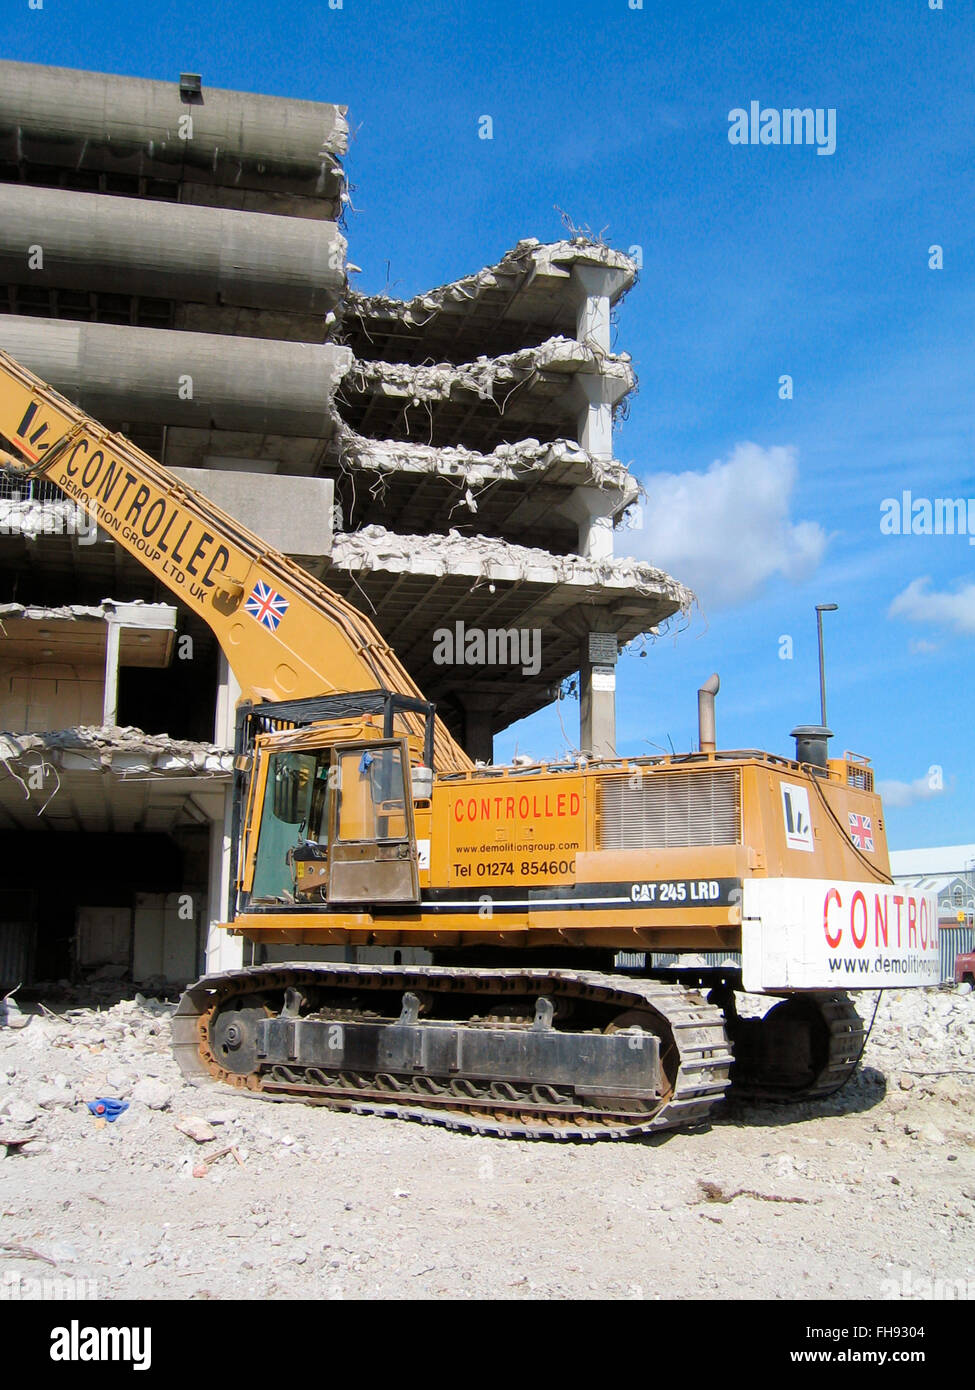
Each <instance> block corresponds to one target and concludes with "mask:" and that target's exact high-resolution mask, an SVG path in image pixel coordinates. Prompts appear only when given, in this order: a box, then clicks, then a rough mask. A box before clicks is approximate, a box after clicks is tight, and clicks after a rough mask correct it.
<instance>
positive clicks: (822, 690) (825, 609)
mask: <svg viewBox="0 0 975 1390" xmlns="http://www.w3.org/2000/svg"><path fill="white" fill-rule="evenodd" d="M838 608H839V604H838V603H817V604H816V626H817V628H818V630H819V708H820V712H821V714H822V725H823V728H824V729H825V727H826V663H825V659H824V657H823V614H824V613H835V612H836V610H837V609H838Z"/></svg>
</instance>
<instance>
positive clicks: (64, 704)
mask: <svg viewBox="0 0 975 1390" xmlns="http://www.w3.org/2000/svg"><path fill="white" fill-rule="evenodd" d="M104 698H105V667H104V664H102V663H99V664H97V665H91V666H77V665H74V664H73V663H72V664H70V665H62V664H61V663H60V662H57V661H41V662H35V663H32V664H26V665H25V664H23V663H18V662H9V661H0V729H9V730H10V731H11V732H12V733H27V734H44V733H50V732H51V731H52V730H54V729H70V728H74V727H76V726H77V725H79V724H96V725H97V724H101V722H102V706H103V702H104Z"/></svg>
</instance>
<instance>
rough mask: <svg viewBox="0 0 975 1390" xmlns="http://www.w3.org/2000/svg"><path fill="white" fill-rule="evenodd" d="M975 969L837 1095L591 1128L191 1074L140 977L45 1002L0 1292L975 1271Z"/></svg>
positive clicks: (884, 1008) (845, 1286)
mask: <svg viewBox="0 0 975 1390" xmlns="http://www.w3.org/2000/svg"><path fill="white" fill-rule="evenodd" d="M965 990H967V987H962V989H961V990H940V991H938V990H934V991H902V992H888V993H886V994H884V995H883V996H881V1003H880V1006H879V1008H878V1011H877V1018H876V1022H875V1025H874V1029H873V1033H872V1035H871V1038H870V1042H869V1044H868V1047H867V1051H866V1053H865V1056H864V1059H863V1062H862V1064H861V1067H860V1069H859V1071H858V1073H857V1075H856V1077H855V1078H854V1079H853V1080H852V1081H851V1083H850V1084H849V1085H848V1086H847V1087H846V1088H845V1089H844V1090H843V1091H842V1092H841V1093H840V1094H839V1095H837V1096H835V1097H833V1098H831V1099H829V1100H827V1101H824V1102H820V1103H819V1104H818V1105H815V1106H813V1105H801V1106H788V1107H778V1106H776V1107H771V1106H758V1105H740V1106H738V1107H726V1108H725V1110H724V1111H723V1113H722V1114H721V1115H720V1117H719V1118H718V1119H717V1120H716V1121H715V1122H714V1123H713V1124H712V1125H711V1127H710V1128H708V1129H706V1130H704V1131H700V1132H697V1133H688V1134H684V1133H674V1134H671V1135H668V1136H666V1137H663V1138H658V1139H653V1140H649V1141H646V1140H644V1141H636V1142H632V1143H597V1144H585V1145H583V1144H539V1143H527V1142H520V1141H510V1140H508V1141H505V1140H496V1139H487V1138H479V1137H475V1136H465V1135H459V1134H455V1133H452V1132H449V1131H446V1130H439V1129H436V1128H434V1127H432V1126H426V1125H418V1124H407V1123H401V1122H395V1121H390V1120H383V1119H378V1118H372V1117H366V1116H357V1115H344V1114H339V1113H333V1112H330V1111H327V1110H324V1109H321V1108H317V1107H307V1106H301V1105H292V1104H289V1105H281V1104H271V1103H269V1102H265V1101H261V1100H259V1099H257V1098H254V1097H251V1096H241V1095H239V1094H237V1093H236V1092H232V1091H229V1090H222V1089H219V1088H217V1087H215V1086H203V1087H192V1086H185V1085H184V1084H183V1083H182V1080H181V1077H180V1075H179V1071H178V1068H177V1066H176V1064H175V1062H174V1061H173V1059H172V1057H171V1055H170V1051H169V1048H170V1038H169V1016H170V1014H171V1013H172V1010H173V1005H171V1004H167V1003H165V1002H160V1001H157V1000H152V999H150V1000H145V999H143V998H142V996H138V995H137V996H136V997H135V998H130V999H123V1000H121V1001H119V1002H118V1003H115V1004H112V1005H111V1006H106V1007H102V1008H99V1009H71V1008H70V1005H68V1006H65V1005H63V1004H62V1005H58V1006H57V1007H58V1008H59V1009H60V1011H61V1012H62V1013H64V1014H66V1017H64V1018H52V1017H50V1016H49V1015H47V1014H44V1013H41V1012H37V1013H31V1014H30V1015H29V1021H28V1022H27V1023H26V1026H21V1027H16V1026H13V1027H11V1026H8V1027H3V1028H0V1155H2V1154H3V1152H4V1151H6V1154H7V1157H6V1158H5V1159H2V1161H0V1298H4V1297H6V1298H11V1297H22V1298H23V1297H30V1296H32V1294H33V1293H36V1292H37V1291H39V1290H41V1288H42V1281H45V1280H47V1281H55V1283H54V1284H50V1285H49V1287H50V1289H51V1290H53V1289H54V1288H55V1285H56V1286H57V1288H58V1290H59V1291H63V1292H66V1293H68V1294H76V1295H79V1296H85V1295H86V1294H87V1295H89V1296H92V1297H97V1298H140V1299H142V1298H308V1297H314V1298H330V1299H342V1298H363V1297H364V1298H411V1297H432V1298H592V1297H600V1298H605V1297H609V1298H624V1299H625V1298H630V1299H636V1298H697V1297H719V1298H755V1299H770V1298H783V1299H801V1298H868V1299H876V1298H892V1297H899V1298H906V1299H926V1298H930V1297H932V1296H934V1297H956V1296H959V1295H960V1296H964V1297H969V1298H971V1297H975V996H973V995H972V994H970V993H968V992H962V991H965ZM875 1000H876V996H875V995H861V996H860V998H859V1007H860V1009H861V1012H863V1013H864V1015H865V1017H866V1019H867V1021H868V1022H869V1020H870V1017H871V1015H872V1012H873V1007H874V1002H875ZM25 1008H26V1006H25ZM26 1016H27V1015H25V1017H26ZM10 1021H11V1022H12V1023H13V1024H14V1025H16V1024H23V1023H24V1017H20V1018H18V1017H17V1015H16V1013H14V1014H13V1015H12V1017H11V1020H10ZM939 1073H940V1074H939ZM98 1096H111V1097H117V1098H119V1099H125V1100H128V1102H129V1108H128V1110H126V1111H125V1112H124V1113H123V1114H122V1115H121V1116H120V1117H119V1119H117V1120H116V1121H115V1122H114V1123H111V1124H109V1123H104V1122H101V1123H99V1122H98V1121H97V1120H96V1118H95V1117H94V1116H93V1115H92V1114H91V1113H90V1112H89V1111H88V1109H87V1107H86V1105H85V1102H86V1101H88V1100H92V1099H94V1098H95V1097H98ZM178 1126H182V1128H179V1127H178ZM185 1131H191V1132H195V1134H196V1135H197V1136H198V1137H196V1138H195V1137H192V1133H188V1132H185Z"/></svg>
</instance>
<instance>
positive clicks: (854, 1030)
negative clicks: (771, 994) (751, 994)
mask: <svg viewBox="0 0 975 1390" xmlns="http://www.w3.org/2000/svg"><path fill="white" fill-rule="evenodd" d="M728 1030H729V1033H730V1035H731V1038H732V1043H733V1047H734V1055H735V1065H734V1067H733V1068H732V1073H731V1079H732V1095H733V1096H742V1097H747V1098H751V1099H756V1100H772V1101H783V1102H788V1101H801V1100H811V1099H815V1098H816V1097H819V1096H825V1095H830V1094H832V1092H833V1091H835V1090H838V1089H839V1087H840V1086H842V1085H843V1084H844V1082H845V1081H847V1080H848V1079H849V1077H850V1076H851V1075H852V1074H853V1072H854V1071H855V1070H856V1065H857V1062H858V1061H859V1058H860V1052H861V1050H862V1046H863V1038H864V1035H863V1024H862V1022H861V1020H860V1016H859V1014H858V1013H857V1011H856V1009H855V1008H854V1007H853V1005H852V1004H851V1002H850V1000H849V998H848V997H847V996H846V995H845V994H838V993H837V994H826V993H820V992H811V993H808V994H794V995H792V996H791V997H790V998H788V999H783V1000H781V1001H780V1002H779V1003H778V1004H775V1005H773V1007H772V1008H771V1009H769V1011H768V1013H767V1014H766V1015H765V1017H764V1018H739V1017H738V1016H737V1014H736V1013H734V1012H733V1011H732V1010H730V1009H729V1010H728Z"/></svg>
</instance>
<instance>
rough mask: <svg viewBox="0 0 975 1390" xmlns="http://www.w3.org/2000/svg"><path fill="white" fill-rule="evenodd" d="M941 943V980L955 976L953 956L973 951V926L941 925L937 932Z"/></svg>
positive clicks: (974, 945)
mask: <svg viewBox="0 0 975 1390" xmlns="http://www.w3.org/2000/svg"><path fill="white" fill-rule="evenodd" d="M938 939H939V942H940V944H941V980H942V983H944V981H946V980H953V979H954V978H955V957H956V956H961V955H965V954H966V953H967V952H968V951H975V927H942V928H941V929H940V931H939V932H938Z"/></svg>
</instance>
